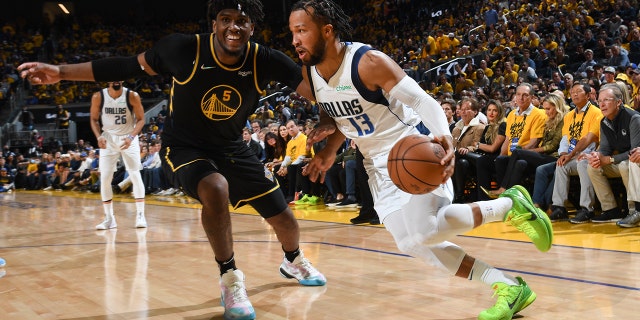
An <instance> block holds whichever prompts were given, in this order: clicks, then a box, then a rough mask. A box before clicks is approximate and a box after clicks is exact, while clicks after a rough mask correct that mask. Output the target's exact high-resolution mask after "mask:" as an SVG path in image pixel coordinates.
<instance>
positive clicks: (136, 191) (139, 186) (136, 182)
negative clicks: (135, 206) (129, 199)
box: [129, 170, 144, 199]
mask: <svg viewBox="0 0 640 320" xmlns="http://www.w3.org/2000/svg"><path fill="white" fill-rule="evenodd" d="M129 177H131V184H132V185H133V197H134V198H136V199H141V198H144V183H142V176H141V175H140V171H137V170H132V171H129Z"/></svg>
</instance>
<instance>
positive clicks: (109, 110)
mask: <svg viewBox="0 0 640 320" xmlns="http://www.w3.org/2000/svg"><path fill="white" fill-rule="evenodd" d="M104 113H105V114H126V113H127V108H104Z"/></svg>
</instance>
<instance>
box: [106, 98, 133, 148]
mask: <svg viewBox="0 0 640 320" xmlns="http://www.w3.org/2000/svg"><path fill="white" fill-rule="evenodd" d="M108 90H109V89H108V88H105V89H102V92H101V93H102V108H101V120H102V131H104V132H107V133H109V134H111V135H120V136H121V135H128V134H131V133H132V132H133V128H134V126H135V124H136V122H135V117H134V115H133V110H132V108H131V107H130V106H129V89H127V88H123V90H122V94H121V95H120V96H119V97H117V98H115V99H114V98H112V97H111V96H110V95H109V91H108Z"/></svg>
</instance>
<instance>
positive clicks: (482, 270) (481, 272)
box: [469, 259, 518, 285]
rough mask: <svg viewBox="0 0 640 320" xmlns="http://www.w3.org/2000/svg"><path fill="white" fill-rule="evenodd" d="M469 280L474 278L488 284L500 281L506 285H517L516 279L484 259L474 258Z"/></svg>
mask: <svg viewBox="0 0 640 320" xmlns="http://www.w3.org/2000/svg"><path fill="white" fill-rule="evenodd" d="M469 280H475V281H479V282H482V283H486V284H488V285H492V284H493V283H495V282H502V283H506V284H508V285H517V284H518V281H517V280H516V279H515V278H513V277H512V276H510V275H507V274H505V273H504V272H502V271H500V270H498V269H496V268H494V267H492V266H490V265H488V264H486V263H485V262H484V261H481V260H478V259H476V261H475V262H474V263H473V267H472V268H471V273H470V274H469Z"/></svg>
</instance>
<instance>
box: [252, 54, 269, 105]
mask: <svg viewBox="0 0 640 320" xmlns="http://www.w3.org/2000/svg"><path fill="white" fill-rule="evenodd" d="M257 61H258V44H257V43H256V49H255V52H254V53H253V83H255V85H256V90H257V91H258V93H260V95H262V96H265V95H267V91H266V90H262V89H260V85H259V84H258V68H256V66H257V65H258V63H257Z"/></svg>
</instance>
